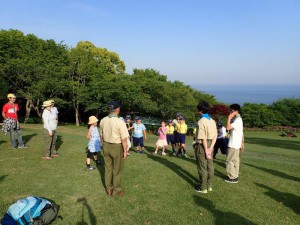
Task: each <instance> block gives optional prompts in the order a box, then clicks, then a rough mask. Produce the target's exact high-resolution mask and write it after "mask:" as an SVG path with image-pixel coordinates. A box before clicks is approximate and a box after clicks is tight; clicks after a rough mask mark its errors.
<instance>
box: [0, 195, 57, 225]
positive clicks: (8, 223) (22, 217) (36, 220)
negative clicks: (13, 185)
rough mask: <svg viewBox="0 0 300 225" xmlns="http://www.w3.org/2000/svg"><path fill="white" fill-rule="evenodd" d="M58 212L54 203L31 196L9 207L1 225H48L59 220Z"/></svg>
mask: <svg viewBox="0 0 300 225" xmlns="http://www.w3.org/2000/svg"><path fill="white" fill-rule="evenodd" d="M58 211H59V206H58V205H56V204H55V203H54V202H53V201H51V200H49V199H45V198H41V197H33V196H29V197H27V198H23V199H20V200H18V201H17V202H15V203H14V204H12V205H11V206H10V207H9V208H8V210H7V212H6V213H5V214H4V216H3V218H2V221H1V223H0V225H47V224H51V223H52V222H53V221H54V220H55V219H56V218H57V214H58Z"/></svg>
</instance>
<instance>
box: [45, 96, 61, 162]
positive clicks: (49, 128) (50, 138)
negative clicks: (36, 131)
mask: <svg viewBox="0 0 300 225" xmlns="http://www.w3.org/2000/svg"><path fill="white" fill-rule="evenodd" d="M43 107H44V111H43V115H42V118H43V123H44V126H43V127H44V131H43V136H44V155H43V159H52V157H57V156H59V155H58V154H57V152H56V150H55V149H54V148H53V147H55V145H53V143H54V137H55V133H56V127H57V121H56V119H55V117H54V116H53V115H52V113H51V108H52V101H44V102H43Z"/></svg>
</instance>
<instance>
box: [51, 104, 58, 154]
mask: <svg viewBox="0 0 300 225" xmlns="http://www.w3.org/2000/svg"><path fill="white" fill-rule="evenodd" d="M49 101H51V102H52V107H51V115H52V116H53V119H54V121H55V122H56V128H57V125H58V110H57V108H56V107H55V106H54V104H55V102H54V100H49ZM56 141H57V131H55V134H54V137H53V143H52V145H53V149H56Z"/></svg>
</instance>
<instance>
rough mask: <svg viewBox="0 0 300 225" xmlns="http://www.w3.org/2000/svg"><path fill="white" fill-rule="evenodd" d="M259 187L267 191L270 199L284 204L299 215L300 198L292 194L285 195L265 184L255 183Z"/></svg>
mask: <svg viewBox="0 0 300 225" xmlns="http://www.w3.org/2000/svg"><path fill="white" fill-rule="evenodd" d="M255 184H256V185H257V186H258V187H261V188H264V189H266V190H267V192H265V194H266V195H267V196H269V197H270V198H273V199H275V200H276V201H278V202H280V203H282V204H283V205H285V206H286V207H288V208H290V209H292V210H293V211H294V212H295V213H296V214H298V215H299V213H300V208H299V202H300V197H299V196H297V195H294V194H290V193H284V192H280V191H276V190H275V189H273V188H271V187H268V186H266V185H264V184H259V183H255Z"/></svg>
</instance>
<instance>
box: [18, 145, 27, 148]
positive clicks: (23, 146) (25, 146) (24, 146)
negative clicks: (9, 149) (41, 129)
mask: <svg viewBox="0 0 300 225" xmlns="http://www.w3.org/2000/svg"><path fill="white" fill-rule="evenodd" d="M18 148H28V146H27V145H22V146H18Z"/></svg>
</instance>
